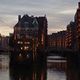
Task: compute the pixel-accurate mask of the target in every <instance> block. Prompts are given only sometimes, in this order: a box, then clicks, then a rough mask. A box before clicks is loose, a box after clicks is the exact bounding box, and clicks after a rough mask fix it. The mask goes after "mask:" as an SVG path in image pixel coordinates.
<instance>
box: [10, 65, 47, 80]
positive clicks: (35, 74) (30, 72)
mask: <svg viewBox="0 0 80 80" xmlns="http://www.w3.org/2000/svg"><path fill="white" fill-rule="evenodd" d="M46 75H47V74H46V67H44V66H42V67H40V66H39V67H38V66H37V67H35V69H33V68H29V69H26V68H25V69H22V68H21V69H20V68H18V69H10V80H46Z"/></svg>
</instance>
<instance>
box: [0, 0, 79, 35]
mask: <svg viewBox="0 0 80 80" xmlns="http://www.w3.org/2000/svg"><path fill="white" fill-rule="evenodd" d="M78 2H79V0H59V1H56V0H0V32H1V33H3V32H4V31H3V30H4V29H5V28H7V29H6V30H5V33H9V32H11V31H12V27H13V26H14V25H15V24H16V23H17V16H18V15H19V14H21V15H24V14H25V13H27V14H29V15H35V16H40V15H41V16H44V14H46V15H47V19H48V26H49V33H52V32H53V31H57V30H61V29H65V28H66V26H67V24H69V22H70V21H71V20H73V18H74V14H75V11H76V9H77V3H78ZM2 27H3V28H4V29H3V28H2ZM9 28H10V29H9ZM7 30H10V31H7Z"/></svg>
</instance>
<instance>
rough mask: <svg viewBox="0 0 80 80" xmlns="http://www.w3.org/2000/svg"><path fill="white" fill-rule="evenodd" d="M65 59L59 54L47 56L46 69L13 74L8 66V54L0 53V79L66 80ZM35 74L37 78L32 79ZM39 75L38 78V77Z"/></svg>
mask: <svg viewBox="0 0 80 80" xmlns="http://www.w3.org/2000/svg"><path fill="white" fill-rule="evenodd" d="M66 63H67V61H66V60H65V59H64V58H63V57H60V56H49V57H47V69H39V71H38V69H37V73H33V72H31V73H30V72H29V74H30V75H29V74H28V73H25V74H24V75H23V73H21V74H19V73H16V72H15V73H16V74H14V73H13V72H14V71H13V72H11V71H10V68H9V56H8V55H0V80H67V76H66V69H67V68H66ZM33 75H34V77H35V76H36V77H37V78H36V79H34V77H33ZM31 77H32V78H31ZM38 77H40V78H38Z"/></svg>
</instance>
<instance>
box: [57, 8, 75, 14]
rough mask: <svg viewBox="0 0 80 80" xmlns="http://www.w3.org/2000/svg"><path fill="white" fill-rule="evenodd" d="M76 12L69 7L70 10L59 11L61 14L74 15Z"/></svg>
mask: <svg viewBox="0 0 80 80" xmlns="http://www.w3.org/2000/svg"><path fill="white" fill-rule="evenodd" d="M75 13H76V10H75V9H68V10H64V11H61V12H59V14H64V15H73V14H75Z"/></svg>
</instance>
